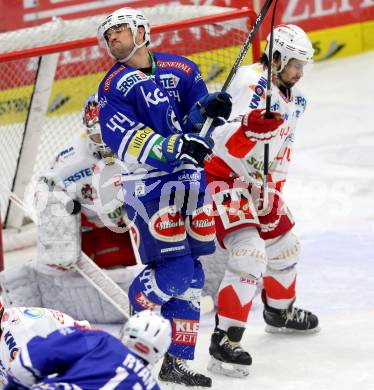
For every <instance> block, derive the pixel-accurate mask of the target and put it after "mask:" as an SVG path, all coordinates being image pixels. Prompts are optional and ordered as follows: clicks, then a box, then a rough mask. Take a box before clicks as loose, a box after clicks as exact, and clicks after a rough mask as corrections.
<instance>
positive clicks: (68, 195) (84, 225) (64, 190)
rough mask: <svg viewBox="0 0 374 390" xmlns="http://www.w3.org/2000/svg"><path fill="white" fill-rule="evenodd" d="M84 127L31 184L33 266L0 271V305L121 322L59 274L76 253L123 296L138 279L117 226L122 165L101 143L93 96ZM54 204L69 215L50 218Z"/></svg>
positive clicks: (74, 277)
mask: <svg viewBox="0 0 374 390" xmlns="http://www.w3.org/2000/svg"><path fill="white" fill-rule="evenodd" d="M83 124H84V131H83V132H82V133H81V134H79V135H77V137H76V138H75V139H74V140H73V142H72V143H71V144H69V145H68V146H67V147H65V148H64V149H63V150H62V151H61V152H60V153H59V154H58V155H57V157H56V158H55V161H54V163H53V164H52V166H51V167H49V168H48V169H47V170H46V171H45V172H44V174H43V175H42V176H41V177H40V180H39V183H38V185H37V190H36V195H35V205H36V208H37V210H38V215H39V217H40V221H39V226H38V258H37V261H36V262H35V263H32V264H28V263H27V264H26V266H20V267H18V268H9V269H6V270H5V271H3V272H2V273H1V275H0V283H1V286H2V288H3V291H4V300H5V303H6V304H7V305H10V304H12V305H13V306H14V305H15V306H42V307H53V308H58V309H59V310H61V311H64V312H66V313H68V314H70V315H72V316H74V317H75V318H85V319H88V320H89V321H91V322H109V323H111V322H121V321H122V319H123V318H122V315H121V314H120V313H119V312H117V310H116V309H115V308H113V307H112V306H111V305H110V304H109V303H108V302H107V301H106V300H105V299H103V298H102V296H101V295H100V294H99V293H98V292H97V291H96V290H94V288H93V287H91V286H90V285H89V284H88V283H87V282H86V281H85V280H84V279H83V278H82V277H81V276H80V275H78V274H77V273H76V272H74V271H64V264H66V263H68V262H70V260H71V261H72V262H73V261H76V260H77V256H79V255H80V251H81V249H82V250H83V252H85V253H86V254H87V255H89V256H90V257H91V258H92V259H93V260H94V261H95V262H96V263H97V264H98V265H99V266H100V267H101V268H106V269H107V270H108V271H107V272H108V273H109V275H110V276H111V277H112V278H113V279H114V280H115V281H116V282H118V283H119V284H120V285H121V286H122V287H123V288H125V289H127V288H128V286H129V284H130V283H131V282H132V280H133V277H134V276H135V274H136V273H137V272H139V269H136V268H137V267H128V266H132V265H135V264H136V260H135V255H134V250H133V247H132V243H131V240H130V234H129V231H128V229H127V227H126V225H125V220H124V218H125V216H124V212H123V192H122V189H121V171H122V169H123V167H122V162H120V161H119V160H117V159H115V158H114V155H113V152H112V151H111V150H110V149H109V148H108V147H107V146H106V145H105V144H103V143H102V140H101V134H100V124H99V122H98V102H97V97H96V96H95V95H92V96H90V97H89V98H88V99H87V100H86V102H85V104H84V114H83ZM55 201H57V202H60V206H62V205H64V206H65V208H67V209H69V211H70V212H71V213H72V214H73V215H65V216H64V215H63V213H56V210H57V208H56V207H57V206H58V205H56V204H53V202H55ZM79 213H80V216H81V221H80V219H79V218H78V215H79ZM133 237H134V239H135V240H134V241H136V234H134V235H133ZM62 243H67V244H68V245H66V246H65V245H62ZM55 244H56V245H55ZM74 245H75V249H76V250H74V253H73V254H72V253H71V252H70V251H69V248H70V247H74ZM74 256H75V258H73V257H74ZM20 280H23V283H20ZM25 286H27V287H26V288H25ZM77 297H79V299H77Z"/></svg>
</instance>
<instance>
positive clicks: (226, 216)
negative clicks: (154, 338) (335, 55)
mask: <svg viewBox="0 0 374 390" xmlns="http://www.w3.org/2000/svg"><path fill="white" fill-rule="evenodd" d="M268 50H269V42H268V44H267V47H266V49H265V52H264V53H263V55H262V57H261V61H260V63H256V64H253V65H250V66H243V67H241V68H240V69H239V71H238V73H237V75H236V78H235V79H234V80H233V82H232V84H231V86H230V88H229V90H228V92H229V93H230V94H231V95H232V96H233V109H232V114H231V117H230V119H229V122H231V123H228V124H227V125H226V126H222V127H219V128H217V129H216V130H215V132H214V133H213V139H214V143H215V150H214V157H213V158H212V159H211V161H210V162H208V163H207V164H206V165H205V169H206V172H207V181H208V183H209V184H208V187H209V189H210V191H211V193H212V196H213V199H214V207H215V210H216V211H217V213H216V217H215V218H216V221H215V222H216V228H217V239H218V241H219V243H220V244H221V246H223V247H224V248H225V249H226V250H227V256H228V262H227V266H226V270H225V274H224V277H223V280H222V282H221V285H220V288H219V293H218V300H217V315H216V328H215V330H214V332H213V334H212V338H211V345H210V349H209V352H210V355H211V361H210V363H209V366H208V369H210V370H211V371H213V372H216V373H221V374H226V375H230V376H239V377H240V376H246V375H248V368H249V366H250V365H251V363H252V358H251V356H250V354H249V353H248V352H246V351H244V350H243V349H242V348H241V346H240V341H241V338H242V335H243V332H244V330H245V327H246V323H247V319H248V315H249V312H250V309H251V305H252V300H253V298H254V296H255V292H256V286H257V284H258V283H259V281H260V280H261V278H262V281H263V291H262V298H263V302H264V312H263V315H264V319H265V322H266V324H267V330H268V331H271V332H280V331H287V332H291V331H302V332H308V331H309V332H310V331H315V330H316V329H317V328H318V318H317V316H315V315H314V314H312V313H311V312H308V311H306V310H304V309H300V308H297V307H295V306H294V301H295V298H296V290H295V283H296V274H297V272H296V265H297V262H298V260H299V248H300V244H299V241H298V240H297V238H296V236H295V235H294V234H293V233H292V231H291V229H292V227H293V226H294V221H293V219H292V216H291V214H290V212H289V210H288V208H287V206H286V205H285V203H284V200H283V195H282V187H283V185H284V183H285V181H286V177H287V168H288V164H289V162H290V158H291V151H292V147H293V141H294V136H295V129H296V124H297V121H298V119H299V117H300V116H301V115H302V114H303V112H304V110H305V107H306V103H307V100H306V98H305V97H304V95H303V94H302V93H301V92H300V91H299V90H298V89H297V87H296V86H295V84H296V83H297V82H298V81H299V80H300V79H301V77H302V76H303V71H304V67H305V66H306V65H307V64H308V63H310V62H312V59H313V53H314V50H313V47H312V44H311V42H310V40H309V39H308V37H307V35H306V34H305V32H304V31H303V30H302V29H300V28H299V27H297V26H294V25H281V26H279V27H277V28H275V30H274V52H273V53H274V54H273V80H272V82H273V93H272V100H271V112H272V114H271V116H270V117H266V116H265V109H264V108H265V96H266V84H267V65H268V52H269V51H268ZM248 108H249V110H248ZM240 123H241V124H240ZM265 143H269V146H270V154H269V176H268V179H269V191H268V199H267V200H268V202H266V200H265V202H263V200H264V199H263V197H264V195H263V191H262V189H263V180H264V178H263V161H264V144H265ZM266 203H267V204H268V205H267V206H266ZM264 204H265V207H266V208H263V206H264ZM222 363H231V367H227V364H225V366H223V365H222Z"/></svg>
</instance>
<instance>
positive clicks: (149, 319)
mask: <svg viewBox="0 0 374 390" xmlns="http://www.w3.org/2000/svg"><path fill="white" fill-rule="evenodd" d="M170 337H171V327H170V323H169V321H167V320H166V319H164V318H162V317H161V316H160V315H158V314H156V313H153V312H151V311H149V310H146V311H143V312H142V313H139V314H136V315H135V316H133V317H130V319H129V320H128V321H127V322H126V324H125V326H124V328H123V331H122V334H121V335H120V339H117V338H116V337H114V336H112V335H110V334H109V333H107V332H104V331H102V330H97V329H77V328H73V327H65V328H63V329H60V330H57V331H54V332H53V333H51V334H49V335H48V336H46V337H40V336H38V337H34V338H33V339H31V340H30V341H29V342H28V343H27V345H26V346H25V347H23V348H22V351H21V352H20V353H19V354H18V356H17V357H16V359H15V360H14V361H13V363H11V365H10V369H9V371H8V374H9V375H8V380H9V384H8V385H7V386H6V387H5V389H9V390H10V389H30V388H32V389H51V390H52V389H56V390H57V389H85V390H97V389H104V388H105V389H114V388H115V389H119V390H120V389H135V390H142V389H144V390H145V389H146V390H158V389H160V387H159V385H158V384H157V381H156V379H155V378H154V377H153V375H152V373H151V368H152V365H153V364H155V363H156V362H157V361H158V360H159V359H160V358H161V357H162V356H163V354H164V353H165V352H166V350H167V348H168V346H169V345H170ZM52 374H54V375H52Z"/></svg>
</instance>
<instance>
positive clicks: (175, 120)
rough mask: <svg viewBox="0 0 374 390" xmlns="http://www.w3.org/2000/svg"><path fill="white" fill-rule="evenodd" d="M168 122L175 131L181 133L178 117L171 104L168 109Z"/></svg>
mask: <svg viewBox="0 0 374 390" xmlns="http://www.w3.org/2000/svg"><path fill="white" fill-rule="evenodd" d="M166 122H167V124H168V126H169V129H170V130H171V131H172V132H173V133H180V132H181V131H182V128H181V126H180V124H179V122H178V118H177V116H176V115H175V112H174V110H173V109H172V107H171V106H169V107H168V109H167V111H166Z"/></svg>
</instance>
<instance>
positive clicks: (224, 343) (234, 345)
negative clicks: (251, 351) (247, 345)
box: [220, 336, 245, 353]
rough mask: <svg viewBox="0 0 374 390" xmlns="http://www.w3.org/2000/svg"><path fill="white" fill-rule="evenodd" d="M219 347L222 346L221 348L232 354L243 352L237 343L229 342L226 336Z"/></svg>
mask: <svg viewBox="0 0 374 390" xmlns="http://www.w3.org/2000/svg"><path fill="white" fill-rule="evenodd" d="M220 344H221V346H223V348H226V349H228V350H229V351H232V352H235V353H237V352H245V351H244V349H243V348H242V347H241V345H240V344H239V343H235V342H233V341H231V340H229V338H228V337H227V336H225V337H224V338H223V339H222V341H221V343H220Z"/></svg>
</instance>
